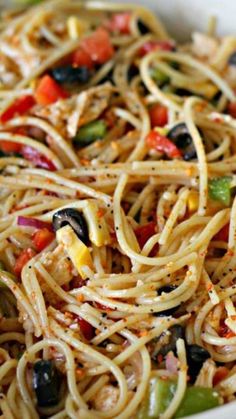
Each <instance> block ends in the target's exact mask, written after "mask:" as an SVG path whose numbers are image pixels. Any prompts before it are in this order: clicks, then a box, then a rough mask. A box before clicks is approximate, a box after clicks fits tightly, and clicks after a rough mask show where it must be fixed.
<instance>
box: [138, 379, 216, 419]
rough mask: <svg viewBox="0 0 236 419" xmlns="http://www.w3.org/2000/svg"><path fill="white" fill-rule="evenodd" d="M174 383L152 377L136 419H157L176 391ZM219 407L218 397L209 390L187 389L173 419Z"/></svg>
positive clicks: (199, 388) (202, 388)
mask: <svg viewBox="0 0 236 419" xmlns="http://www.w3.org/2000/svg"><path fill="white" fill-rule="evenodd" d="M176 387H177V384H176V381H171V380H163V379H161V378H159V377H153V378H151V380H150V383H149V388H148V392H147V397H146V399H145V400H144V402H143V404H142V405H141V408H140V410H139V412H138V414H137V419H158V418H159V416H160V415H161V414H162V413H163V412H164V411H165V410H166V409H167V408H168V406H169V404H170V402H171V400H172V399H173V397H174V394H175V391H176ZM216 406H219V395H218V393H217V392H216V391H214V390H213V389H211V388H205V387H187V389H186V392H185V395H184V398H183V400H182V402H181V404H180V406H179V408H178V410H177V412H176V414H175V416H174V419H178V418H182V417H186V416H189V415H193V414H195V413H199V412H203V411H205V410H208V409H212V408H213V407H216Z"/></svg>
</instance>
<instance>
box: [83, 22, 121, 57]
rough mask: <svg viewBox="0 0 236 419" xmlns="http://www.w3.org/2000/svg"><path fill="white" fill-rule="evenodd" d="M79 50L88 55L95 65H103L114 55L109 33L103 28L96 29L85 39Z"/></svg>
mask: <svg viewBox="0 0 236 419" xmlns="http://www.w3.org/2000/svg"><path fill="white" fill-rule="evenodd" d="M81 48H82V49H83V50H84V51H86V52H87V53H88V54H89V56H90V58H91V59H92V61H93V62H94V63H95V64H104V63H105V62H106V61H108V60H110V58H112V56H113V55H114V53H115V51H114V48H113V46H112V44H111V41H110V37H109V33H108V32H107V31H106V30H105V29H103V28H98V29H97V30H96V31H95V32H94V33H93V34H92V35H91V36H89V37H87V38H85V39H84V40H83V41H82V43H81Z"/></svg>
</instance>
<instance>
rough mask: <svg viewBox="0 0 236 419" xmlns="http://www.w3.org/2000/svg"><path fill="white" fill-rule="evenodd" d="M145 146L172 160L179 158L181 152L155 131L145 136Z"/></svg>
mask: <svg viewBox="0 0 236 419" xmlns="http://www.w3.org/2000/svg"><path fill="white" fill-rule="evenodd" d="M146 144H147V146H148V147H149V148H151V149H153V150H156V151H159V152H160V153H164V154H166V155H167V156H168V157H170V158H172V159H174V158H178V157H181V152H180V150H179V149H178V148H177V147H176V145H175V144H174V143H173V142H172V141H170V140H169V139H168V138H167V137H165V136H164V135H161V134H160V133H159V132H157V131H151V132H150V133H149V134H148V135H147V137H146Z"/></svg>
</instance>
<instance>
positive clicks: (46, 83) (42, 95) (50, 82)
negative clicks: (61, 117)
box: [35, 75, 69, 106]
mask: <svg viewBox="0 0 236 419" xmlns="http://www.w3.org/2000/svg"><path fill="white" fill-rule="evenodd" d="M68 96H69V95H68V93H67V92H66V91H65V90H64V89H63V88H62V87H61V86H60V85H59V84H58V83H57V82H55V80H54V79H53V78H52V77H50V76H48V75H46V76H43V77H42V78H41V80H40V81H39V84H38V86H37V88H36V91H35V99H36V102H37V103H38V104H39V105H42V106H47V105H50V104H51V103H54V102H56V101H57V100H59V99H66V98H67V97H68Z"/></svg>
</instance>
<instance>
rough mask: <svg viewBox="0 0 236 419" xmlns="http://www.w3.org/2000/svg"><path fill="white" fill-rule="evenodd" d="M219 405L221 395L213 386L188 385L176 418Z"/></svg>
mask: <svg viewBox="0 0 236 419" xmlns="http://www.w3.org/2000/svg"><path fill="white" fill-rule="evenodd" d="M217 406H219V395H218V393H217V392H216V391H215V390H213V389H212V388H207V387H188V388H187V390H186V392H185V396H184V398H183V400H182V403H181V405H180V406H179V408H178V410H177V412H176V414H175V419H177V418H184V417H186V416H190V415H194V414H196V413H200V412H204V411H205V410H208V409H213V407H217Z"/></svg>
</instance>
